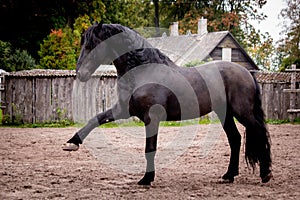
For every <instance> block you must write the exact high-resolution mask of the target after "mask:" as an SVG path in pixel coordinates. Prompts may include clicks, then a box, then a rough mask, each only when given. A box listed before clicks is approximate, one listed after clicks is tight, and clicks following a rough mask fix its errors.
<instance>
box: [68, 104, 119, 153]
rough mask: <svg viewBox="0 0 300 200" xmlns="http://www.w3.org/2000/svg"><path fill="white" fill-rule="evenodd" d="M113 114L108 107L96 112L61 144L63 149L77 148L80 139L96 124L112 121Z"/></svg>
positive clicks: (80, 141)
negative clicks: (105, 109) (103, 110)
mask: <svg viewBox="0 0 300 200" xmlns="http://www.w3.org/2000/svg"><path fill="white" fill-rule="evenodd" d="M114 120H115V119H114V116H113V113H112V109H109V110H107V111H105V112H102V113H99V114H97V115H96V116H95V117H93V118H92V119H90V120H89V121H88V123H87V125H85V126H84V127H83V128H82V129H80V130H79V131H78V132H77V133H75V135H74V136H73V137H72V138H71V139H70V140H68V141H67V143H66V144H64V146H63V150H65V151H76V150H78V148H79V144H82V141H83V140H84V139H85V138H86V136H87V135H88V134H89V133H90V132H91V131H92V130H93V129H94V128H96V127H97V126H100V125H101V124H105V123H108V122H111V121H114Z"/></svg>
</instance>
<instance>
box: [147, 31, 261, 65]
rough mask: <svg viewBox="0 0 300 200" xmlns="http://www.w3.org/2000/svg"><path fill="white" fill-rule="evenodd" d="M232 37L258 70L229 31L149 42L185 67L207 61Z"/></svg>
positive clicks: (151, 40)
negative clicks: (222, 43) (197, 61)
mask: <svg viewBox="0 0 300 200" xmlns="http://www.w3.org/2000/svg"><path fill="white" fill-rule="evenodd" d="M226 36H230V37H231V38H232V40H233V41H234V43H235V44H236V45H237V46H238V47H239V48H240V49H241V51H242V53H243V54H244V56H245V57H246V58H247V60H248V61H249V62H250V63H251V65H253V67H254V68H255V69H258V67H257V66H256V64H255V63H254V62H253V60H252V59H251V58H250V56H249V55H248V54H247V53H246V51H245V50H244V49H243V48H242V47H241V46H240V44H239V43H238V42H237V41H236V39H235V38H234V37H233V36H232V34H231V33H230V32H229V31H220V32H210V33H207V34H205V35H202V36H200V35H197V34H195V35H179V36H169V37H160V38H148V41H149V42H150V43H151V44H152V45H153V46H154V47H156V48H158V49H160V50H161V51H162V52H163V53H165V54H166V55H167V56H169V57H170V58H171V60H173V61H174V62H175V63H176V64H177V65H180V66H182V65H184V64H186V63H188V62H190V61H193V60H206V59H208V58H209V57H210V54H211V53H212V51H213V50H214V49H215V48H216V47H217V46H218V45H219V44H220V43H221V42H222V41H223V40H224V38H225V37H226Z"/></svg>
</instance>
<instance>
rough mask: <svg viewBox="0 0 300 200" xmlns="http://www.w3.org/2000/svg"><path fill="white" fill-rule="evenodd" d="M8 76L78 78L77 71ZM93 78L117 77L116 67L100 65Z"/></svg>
mask: <svg viewBox="0 0 300 200" xmlns="http://www.w3.org/2000/svg"><path fill="white" fill-rule="evenodd" d="M7 76H12V77H54V76H55V77H58V76H60V77H66V76H74V77H75V76H76V72H75V70H53V69H32V70H23V71H17V72H10V73H8V74H7ZM93 76H106V77H108V76H117V71H116V69H115V66H114V65H100V67H99V68H98V69H97V70H96V71H95V73H94V74H93Z"/></svg>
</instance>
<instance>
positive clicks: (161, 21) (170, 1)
mask: <svg viewBox="0 0 300 200" xmlns="http://www.w3.org/2000/svg"><path fill="white" fill-rule="evenodd" d="M265 3H266V0H143V1H141V0H110V1H108V0H77V1H74V0H63V1H61V0H44V1H32V0H22V1H19V0H3V3H2V4H3V5H2V7H1V8H0V13H1V14H0V20H1V21H0V23H1V25H2V26H1V30H0V39H3V40H4V41H11V42H12V44H13V46H17V47H22V48H26V49H27V50H28V51H29V52H30V53H31V54H32V55H33V56H34V57H35V58H37V59H40V62H39V64H40V66H41V67H43V68H54V69H58V68H62V69H73V68H75V63H76V58H77V57H78V53H79V43H80V37H81V34H82V33H83V31H84V30H85V29H86V28H87V27H88V26H89V25H90V24H91V23H93V22H95V21H103V22H104V23H119V24H122V25H125V26H129V27H131V28H135V29H136V28H139V29H138V30H139V31H141V32H142V34H143V35H144V36H157V35H161V31H160V30H159V28H158V27H157V26H158V25H159V26H160V28H161V27H163V28H168V27H169V25H170V23H171V22H174V21H178V22H179V28H180V30H179V31H180V33H186V31H187V30H191V32H193V33H196V31H197V21H198V19H199V18H201V17H204V18H207V19H208V31H224V30H228V31H230V32H231V33H232V34H233V35H234V36H235V37H236V38H237V39H238V41H239V42H240V43H241V44H242V46H243V47H244V48H247V47H248V46H249V43H251V44H252V45H256V46H259V45H261V46H262V47H263V46H266V44H262V43H260V42H261V41H260V39H259V37H255V36H257V35H259V33H257V32H256V31H255V29H254V27H252V26H251V25H250V24H249V23H248V20H249V19H256V20H263V19H264V17H265V16H264V15H263V14H262V13H259V8H261V7H262V6H263V5H264V4H265ZM7 19H9V20H7ZM155 26H156V28H153V29H143V27H155ZM37 52H38V53H37ZM260 53H262V52H260ZM265 56H267V55H265Z"/></svg>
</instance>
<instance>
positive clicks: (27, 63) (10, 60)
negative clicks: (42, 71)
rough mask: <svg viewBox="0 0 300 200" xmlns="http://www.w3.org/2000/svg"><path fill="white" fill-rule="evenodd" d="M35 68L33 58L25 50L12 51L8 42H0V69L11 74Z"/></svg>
mask: <svg viewBox="0 0 300 200" xmlns="http://www.w3.org/2000/svg"><path fill="white" fill-rule="evenodd" d="M35 67H36V64H35V60H34V58H33V57H32V56H30V55H29V54H28V52H27V51H26V50H20V49H14V48H13V47H12V45H11V44H10V43H9V42H3V41H1V40H0V69H3V70H5V71H8V72H11V71H19V70H25V69H33V68H35Z"/></svg>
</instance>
